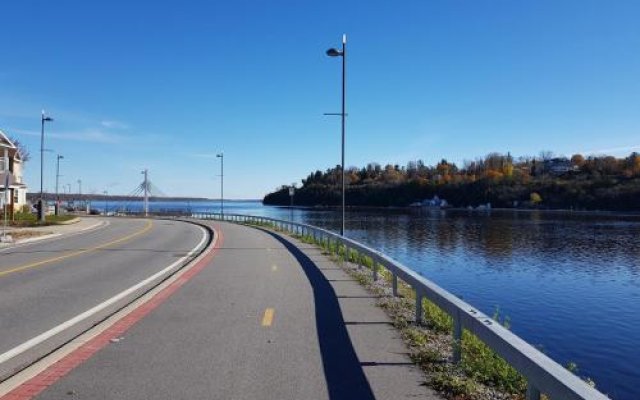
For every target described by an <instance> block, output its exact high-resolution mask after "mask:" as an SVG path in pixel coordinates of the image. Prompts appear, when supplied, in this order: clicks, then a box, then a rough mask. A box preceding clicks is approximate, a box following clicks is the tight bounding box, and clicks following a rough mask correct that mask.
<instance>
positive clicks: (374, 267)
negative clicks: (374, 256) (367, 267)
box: [371, 260, 378, 282]
mask: <svg viewBox="0 0 640 400" xmlns="http://www.w3.org/2000/svg"><path fill="white" fill-rule="evenodd" d="M371 269H372V270H373V281H374V282H375V281H377V280H378V263H377V262H376V261H375V260H374V261H373V268H371Z"/></svg>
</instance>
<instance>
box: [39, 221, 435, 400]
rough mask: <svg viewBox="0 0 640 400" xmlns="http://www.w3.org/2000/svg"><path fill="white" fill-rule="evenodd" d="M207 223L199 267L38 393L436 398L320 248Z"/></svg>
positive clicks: (381, 318)
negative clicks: (212, 234)
mask: <svg viewBox="0 0 640 400" xmlns="http://www.w3.org/2000/svg"><path fill="white" fill-rule="evenodd" d="M214 226H215V228H216V230H217V231H218V232H219V233H220V239H222V242H221V243H220V249H219V250H218V253H217V254H216V256H215V257H214V258H213V260H212V261H211V262H210V264H209V265H208V266H207V267H206V268H204V269H203V270H202V271H201V272H199V273H198V274H197V275H195V276H194V277H193V278H192V279H191V280H190V281H189V282H187V283H185V284H184V285H183V286H182V287H181V289H180V290H179V291H177V292H176V293H175V294H173V295H172V296H171V297H169V298H168V299H167V300H166V301H165V302H164V303H162V305H160V306H159V307H158V308H157V309H155V310H154V311H152V312H151V313H150V314H149V315H147V316H146V317H145V318H143V319H142V320H140V321H139V322H138V323H136V324H135V325H133V326H132V327H131V328H130V329H129V330H128V331H126V332H125V333H124V335H123V336H122V337H121V338H116V340H113V341H112V343H110V344H109V345H107V346H106V347H105V348H103V349H102V350H100V351H99V352H97V353H96V354H95V355H94V356H93V357H91V358H89V359H88V360H87V361H85V362H84V363H82V364H80V365H79V366H78V367H76V368H75V369H73V370H72V371H71V372H69V374H67V375H66V376H64V377H62V378H61V379H60V380H58V381H57V382H55V383H53V385H52V386H50V387H48V388H47V389H46V390H44V391H43V392H42V393H40V394H39V395H38V396H37V398H38V399H61V398H69V399H125V398H126V399H373V398H378V399H404V398H412V399H415V398H421V399H436V398H439V397H438V396H437V395H436V394H434V393H433V392H432V391H430V390H429V389H428V388H426V387H425V386H423V384H422V382H423V381H424V377H423V376H422V373H421V372H420V371H419V370H417V368H415V367H414V366H413V365H411V362H410V360H409V357H408V355H407V354H408V351H407V349H406V347H405V346H404V344H403V343H402V342H401V340H400V339H399V337H398V336H399V334H398V332H397V331H395V330H394V329H393V328H392V326H391V325H390V320H389V319H388V318H387V317H386V316H385V314H384V312H383V311H382V310H380V309H379V308H377V307H375V305H374V304H375V298H373V297H372V295H370V294H369V293H367V292H366V291H365V290H364V289H363V288H361V287H360V286H359V285H358V284H357V283H356V282H355V281H353V280H352V279H351V278H350V277H349V276H348V275H347V274H346V273H344V272H343V271H342V270H341V269H340V268H339V267H338V266H336V265H335V264H334V263H333V262H331V261H330V260H328V259H327V258H326V257H325V256H323V255H322V254H321V252H320V251H319V250H318V249H317V248H315V247H313V246H310V245H306V244H301V243H299V242H297V241H295V240H293V239H291V238H288V237H282V236H280V235H277V234H273V233H270V232H266V231H262V230H258V229H254V228H249V227H243V226H238V225H233V224H226V223H220V224H218V223H216V224H214Z"/></svg>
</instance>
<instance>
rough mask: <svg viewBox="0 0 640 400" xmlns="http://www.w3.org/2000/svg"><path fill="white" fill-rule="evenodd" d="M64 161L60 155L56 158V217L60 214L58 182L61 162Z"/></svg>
mask: <svg viewBox="0 0 640 400" xmlns="http://www.w3.org/2000/svg"><path fill="white" fill-rule="evenodd" d="M62 159H64V156H62V155H60V154H58V155H57V156H56V215H59V214H60V211H59V208H60V195H59V194H58V182H59V180H60V160H62Z"/></svg>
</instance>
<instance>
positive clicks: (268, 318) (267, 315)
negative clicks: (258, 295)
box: [262, 308, 275, 326]
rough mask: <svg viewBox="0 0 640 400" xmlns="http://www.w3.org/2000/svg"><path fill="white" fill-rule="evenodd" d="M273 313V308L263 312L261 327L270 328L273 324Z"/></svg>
mask: <svg viewBox="0 0 640 400" xmlns="http://www.w3.org/2000/svg"><path fill="white" fill-rule="evenodd" d="M273 313H275V310H274V309H273V308H267V309H266V310H264V317H262V326H271V324H272V323H273Z"/></svg>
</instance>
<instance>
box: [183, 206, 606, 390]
mask: <svg viewBox="0 0 640 400" xmlns="http://www.w3.org/2000/svg"><path fill="white" fill-rule="evenodd" d="M192 218H196V219H203V220H217V221H227V222H233V223H238V224H250V225H259V226H265V227H272V228H275V229H276V230H279V231H283V232H287V233H290V234H293V235H299V236H302V237H304V238H309V239H310V240H313V242H315V243H318V244H320V245H322V246H323V247H326V248H329V249H334V250H336V252H337V253H338V254H339V255H341V256H343V257H344V258H345V259H347V260H349V261H353V262H356V263H359V262H363V260H366V261H367V263H368V264H369V265H370V266H371V271H372V275H373V276H372V278H373V280H374V281H376V280H378V278H379V276H380V274H381V272H382V271H380V268H384V269H385V270H386V271H388V274H391V284H392V290H393V295H394V296H398V281H399V280H401V281H403V282H405V283H406V284H407V285H409V286H410V287H411V288H412V290H413V291H414V292H415V299H416V301H415V315H416V323H417V324H421V323H422V320H423V315H424V310H423V299H425V298H426V299H427V300H429V301H431V302H432V303H434V304H435V305H437V306H438V307H439V308H440V309H442V310H443V311H444V312H445V313H446V314H448V315H449V316H450V317H451V319H452V321H453V329H452V334H453V339H454V346H453V360H454V362H456V363H458V362H460V361H461V359H462V346H461V343H462V333H463V330H466V331H468V332H470V333H471V334H473V335H475V336H476V337H477V338H478V339H480V340H481V341H482V342H484V343H485V344H486V345H487V346H488V347H489V348H490V349H491V350H493V351H494V352H495V353H496V354H497V355H499V356H500V357H502V358H503V359H504V360H505V361H506V362H507V363H509V364H510V365H511V366H512V367H513V368H514V369H515V370H516V371H518V372H519V373H520V374H522V375H523V376H524V378H525V379H526V380H527V389H526V399H527V400H540V398H541V395H544V396H546V397H547V398H549V399H552V400H578V399H583V400H604V399H608V397H607V396H605V395H604V394H602V393H601V392H599V391H598V390H596V389H595V388H593V387H592V386H590V385H588V384H587V383H586V382H584V381H583V380H581V379H580V378H579V377H577V376H576V375H574V374H573V373H572V372H570V371H568V370H567V369H565V368H564V367H563V366H561V365H560V364H558V363H557V362H555V361H553V360H552V359H551V358H549V357H548V356H546V355H545V354H543V353H542V352H540V351H539V350H537V349H536V348H534V347H533V346H531V345H530V344H529V343H527V342H525V341H524V340H522V339H521V338H520V337H518V336H516V335H515V334H513V333H512V332H510V331H509V330H508V329H506V328H505V327H503V326H501V324H500V323H499V322H497V321H495V320H493V319H492V318H491V317H489V316H487V315H486V314H484V313H482V312H481V311H479V310H478V309H476V308H475V307H473V306H471V305H470V304H468V303H466V302H465V301H463V300H461V299H460V298H458V297H456V296H455V295H453V294H451V293H449V292H448V291H446V290H444V289H443V288H441V287H440V286H438V285H436V284H435V283H433V282H431V281H429V280H428V279H426V278H424V277H423V276H420V275H418V274H417V273H416V272H414V271H412V270H411V269H409V268H407V267H406V266H404V265H402V264H401V263H400V262H398V261H395V260H393V259H392V258H390V257H389V256H387V255H385V254H383V253H381V252H379V251H377V250H375V249H372V248H370V247H368V246H366V245H364V244H362V243H358V242H356V241H354V240H351V239H349V238H347V237H342V236H340V235H339V234H337V233H334V232H331V231H328V230H326V229H322V228H318V227H316V226H312V225H307V224H300V223H295V222H290V221H284V220H278V219H274V218H268V217H260V216H250V215H240V214H224V215H222V214H220V213H194V214H192ZM541 323H544V321H541Z"/></svg>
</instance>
